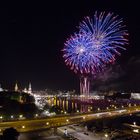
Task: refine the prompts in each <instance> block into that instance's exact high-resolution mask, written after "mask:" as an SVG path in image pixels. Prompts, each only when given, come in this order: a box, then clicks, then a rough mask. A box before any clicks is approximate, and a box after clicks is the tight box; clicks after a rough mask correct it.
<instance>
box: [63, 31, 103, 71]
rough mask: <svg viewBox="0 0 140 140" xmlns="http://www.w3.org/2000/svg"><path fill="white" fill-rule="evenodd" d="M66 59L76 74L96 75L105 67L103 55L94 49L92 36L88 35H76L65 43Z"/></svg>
mask: <svg viewBox="0 0 140 140" xmlns="http://www.w3.org/2000/svg"><path fill="white" fill-rule="evenodd" d="M63 51H64V55H63V57H64V59H65V63H66V65H69V66H70V67H71V69H72V70H74V72H76V73H77V72H80V73H82V74H83V73H94V72H95V71H99V70H100V69H101V67H102V66H103V62H102V61H101V58H100V56H101V54H99V53H100V52H99V51H98V49H97V48H95V47H93V41H92V38H91V36H89V35H87V34H76V33H75V34H74V35H73V36H71V37H70V38H69V39H68V40H67V41H66V43H65V47H64V49H63Z"/></svg>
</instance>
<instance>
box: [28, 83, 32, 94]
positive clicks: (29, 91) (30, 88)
mask: <svg viewBox="0 0 140 140" xmlns="http://www.w3.org/2000/svg"><path fill="white" fill-rule="evenodd" d="M28 93H30V94H31V93H32V86H31V83H29V88H28Z"/></svg>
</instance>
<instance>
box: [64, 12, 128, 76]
mask: <svg viewBox="0 0 140 140" xmlns="http://www.w3.org/2000/svg"><path fill="white" fill-rule="evenodd" d="M79 30H80V31H79V33H78V34H74V35H73V36H71V37H70V38H69V39H68V40H67V41H66V43H65V47H64V49H63V51H64V55H63V57H64V59H65V62H66V64H67V65H69V66H70V68H71V69H72V70H74V72H80V73H81V74H84V73H85V74H87V73H92V74H93V73H95V72H98V71H100V70H102V68H103V67H104V65H106V63H112V62H114V61H115V60H116V55H120V52H119V50H120V49H124V50H125V48H124V45H125V44H128V40H127V39H126V37H127V36H128V33H127V30H125V26H124V25H123V21H122V19H119V18H118V16H114V15H113V13H108V14H105V12H101V13H100V14H97V12H95V14H94V17H93V18H89V17H86V18H85V19H84V20H83V21H82V22H81V23H80V25H79Z"/></svg>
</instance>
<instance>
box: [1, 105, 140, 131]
mask: <svg viewBox="0 0 140 140" xmlns="http://www.w3.org/2000/svg"><path fill="white" fill-rule="evenodd" d="M137 112H140V106H133V107H127V108H122V109H114V110H105V111H104V112H101V111H100V112H96V113H88V114H77V115H64V116H57V117H50V118H45V119H32V120H21V121H11V122H0V131H3V130H4V129H5V128H8V127H14V128H16V129H17V130H18V131H19V132H28V131H34V130H41V129H47V128H57V127H61V126H66V125H71V124H77V123H82V122H87V121H91V120H96V119H104V118H109V117H110V118H112V117H118V116H123V115H129V114H133V113H137Z"/></svg>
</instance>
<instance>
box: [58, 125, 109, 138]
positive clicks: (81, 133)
mask: <svg viewBox="0 0 140 140" xmlns="http://www.w3.org/2000/svg"><path fill="white" fill-rule="evenodd" d="M65 129H67V132H68V135H71V136H73V137H74V138H77V140H103V139H105V140H109V138H108V137H107V138H106V137H105V134H104V133H102V134H98V135H97V134H95V133H92V132H89V131H87V130H86V129H85V128H83V127H79V126H73V125H71V126H65V127H60V128H58V130H59V131H60V132H62V133H64V130H65Z"/></svg>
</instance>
